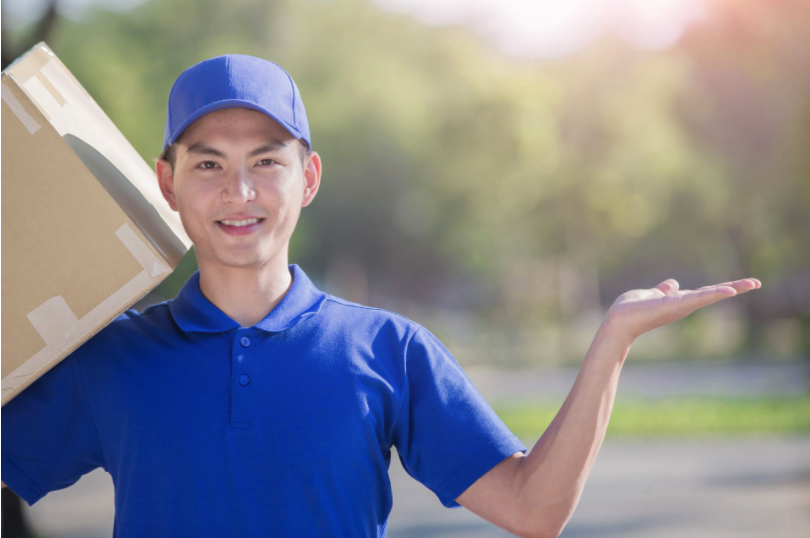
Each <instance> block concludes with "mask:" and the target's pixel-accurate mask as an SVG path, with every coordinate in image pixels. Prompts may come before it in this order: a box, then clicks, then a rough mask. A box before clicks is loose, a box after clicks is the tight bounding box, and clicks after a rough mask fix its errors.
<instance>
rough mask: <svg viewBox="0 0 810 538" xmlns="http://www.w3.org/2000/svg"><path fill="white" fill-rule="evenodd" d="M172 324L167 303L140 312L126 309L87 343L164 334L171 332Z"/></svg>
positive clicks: (157, 304) (110, 341)
mask: <svg viewBox="0 0 810 538" xmlns="http://www.w3.org/2000/svg"><path fill="white" fill-rule="evenodd" d="M173 323H174V321H173V318H172V316H171V313H170V312H169V305H168V302H167V301H163V302H161V303H156V304H152V305H149V306H147V307H146V308H144V309H143V311H141V312H139V311H138V310H136V309H135V308H128V309H127V310H125V311H123V312H121V313H120V314H119V315H118V316H116V317H115V318H114V319H113V320H112V321H110V322H109V323H108V324H107V325H105V326H104V327H103V328H101V329H100V330H99V331H98V332H97V333H96V334H94V335H93V336H92V337H91V338H90V339H89V340H88V343H89V342H91V341H94V342H96V343H99V344H100V343H101V342H104V343H113V342H119V343H120V342H121V341H122V340H126V339H128V338H133V337H135V338H141V337H144V336H151V335H155V334H157V333H165V332H167V331H170V330H172V328H173Z"/></svg>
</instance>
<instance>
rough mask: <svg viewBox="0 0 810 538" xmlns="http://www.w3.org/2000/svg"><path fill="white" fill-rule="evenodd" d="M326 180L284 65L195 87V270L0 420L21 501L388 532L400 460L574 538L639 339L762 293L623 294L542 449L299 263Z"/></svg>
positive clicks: (178, 139)
mask: <svg viewBox="0 0 810 538" xmlns="http://www.w3.org/2000/svg"><path fill="white" fill-rule="evenodd" d="M346 127H347V136H350V135H351V134H350V129H351V128H352V126H346ZM321 170H322V169H321V157H320V156H319V155H318V153H317V152H315V151H313V150H312V141H311V138H310V132H309V125H308V122H307V115H306V111H305V109H304V103H303V101H302V100H301V95H300V93H299V90H298V87H297V86H296V84H295V82H293V79H292V78H291V77H290V75H289V74H288V73H287V72H286V71H285V70H284V69H282V68H281V67H280V66H278V65H277V64H275V63H273V62H270V61H267V60H264V59H260V58H256V57H253V56H247V55H240V54H229V55H225V56H218V57H216V58H210V59H208V60H205V61H202V62H200V63H198V64H196V65H193V66H191V67H190V68H188V69H187V70H185V71H184V72H183V73H182V74H181V75H180V76H179V77H178V78H177V80H176V81H175V83H174V85H173V87H172V89H171V93H170V94H169V100H168V108H167V120H166V129H165V133H164V153H163V155H162V156H161V157H160V158H159V159H157V161H156V172H157V178H158V181H159V182H160V188H161V190H162V192H163V196H164V197H165V199H166V202H167V203H168V204H169V206H170V207H171V208H172V209H173V210H175V211H177V212H179V214H180V218H181V220H182V222H183V226H184V227H185V230H186V232H187V233H188V236H189V237H190V238H191V240H192V242H193V244H194V247H195V253H196V256H197V261H198V263H199V270H198V271H196V272H195V273H194V274H193V275H192V276H191V277H190V278H189V279H188V281H187V282H186V283H185V284H184V286H183V288H182V290H181V291H180V292H179V294H178V295H177V297H175V298H174V299H171V300H168V301H164V302H162V303H159V304H155V305H152V306H150V307H148V308H146V309H145V310H144V311H143V313H138V312H137V311H136V310H134V309H130V310H127V311H126V312H124V313H123V314H121V315H120V316H119V317H118V318H117V319H115V320H114V321H113V322H111V323H110V324H109V325H107V326H106V327H105V328H104V329H103V330H101V331H100V332H98V333H97V334H96V335H94V336H93V337H92V338H91V339H89V340H88V341H87V342H86V343H85V344H84V345H82V346H81V347H80V348H78V349H77V350H76V351H74V352H73V353H72V354H70V355H69V356H68V357H66V358H65V359H64V360H62V361H61V362H59V363H58V364H57V365H56V366H54V367H53V368H52V369H51V370H49V371H48V372H47V373H46V374H44V375H43V376H41V377H40V378H39V379H37V380H36V381H35V382H34V383H33V384H31V386H29V387H28V388H27V389H26V390H25V391H23V392H22V393H21V394H20V395H18V396H17V397H16V398H15V399H13V400H12V401H10V402H9V403H8V404H7V405H6V406H4V407H3V408H2V424H3V434H4V435H3V436H2V480H3V485H5V484H6V483H7V484H8V485H9V487H11V489H12V490H13V491H14V492H15V493H17V494H18V495H19V496H20V497H21V498H23V499H24V500H25V501H26V502H27V503H28V504H29V505H33V504H34V503H36V502H37V501H38V500H39V499H41V498H42V497H43V496H45V495H46V494H47V493H48V492H50V491H54V490H58V489H62V488H66V487H68V486H70V485H71V484H73V483H75V482H76V481H77V480H79V478H80V477H81V476H82V475H84V474H85V473H88V472H90V471H92V470H93V469H96V468H98V467H101V468H103V469H104V470H106V471H107V472H108V473H110V475H111V476H112V479H113V484H114V486H115V527H114V536H116V537H118V538H125V537H143V536H150V537H152V536H154V537H158V536H195V537H205V536H212V537H223V536H239V537H250V536H302V537H316V536H318V537H321V536H347V537H359V536H365V537H381V536H384V535H385V533H386V524H387V522H388V515H389V513H390V511H391V507H392V502H393V499H392V495H391V484H390V482H389V478H388V467H389V464H390V460H391V448H392V447H396V449H397V453H398V455H399V458H400V460H401V462H402V465H403V466H404V468H405V470H406V471H407V472H408V473H409V474H410V475H411V476H412V477H414V478H415V479H416V480H418V481H419V482H421V483H422V484H424V485H425V486H426V487H428V488H429V489H430V490H432V491H433V492H434V493H435V494H436V496H437V497H438V499H439V501H440V502H441V503H442V504H443V505H444V506H446V507H448V508H456V507H459V506H464V507H466V508H467V509H469V510H471V511H472V512H474V513H476V514H478V515H479V516H480V517H482V518H484V519H486V520H487V521H490V522H492V523H493V524H495V525H497V526H499V527H501V528H503V529H506V530H507V531H509V532H512V533H514V534H516V535H518V536H527V537H543V538H545V537H552V536H557V535H558V534H559V533H560V532H561V531H562V529H563V527H564V526H565V524H566V522H567V521H568V520H569V518H570V517H571V515H572V513H573V511H574V508H575V507H576V505H577V502H578V500H579V497H580V494H581V493H582V490H583V487H584V484H585V480H586V478H587V476H588V474H589V472H590V470H591V467H592V466H593V464H594V460H595V459H596V455H597V453H598V451H599V448H600V446H601V444H602V440H603V438H604V435H605V430H606V428H607V425H608V419H609V417H610V412H611V409H612V405H613V400H614V397H615V394H616V388H617V383H618V379H619V373H620V370H621V367H622V365H623V363H624V360H625V357H626V355H627V353H628V350H629V348H630V345H631V343H632V342H633V340H634V339H635V338H636V337H637V336H639V335H640V334H642V333H644V332H646V331H649V330H651V329H653V328H655V327H659V326H661V325H664V324H667V323H669V322H672V321H674V320H677V319H679V318H682V317H684V316H686V315H688V314H689V313H691V312H693V311H694V310H696V309H698V308H701V307H703V306H706V305H709V304H711V303H714V302H716V301H719V300H721V299H724V298H727V297H731V296H733V295H736V294H740V293H744V292H746V291H749V290H751V289H754V288H758V287H759V286H760V282H759V281H758V280H756V279H743V280H738V281H735V282H726V283H723V284H718V285H714V286H707V287H705V288H701V289H699V290H695V291H691V290H679V289H678V283H677V282H676V281H675V280H672V279H669V280H666V281H664V282H662V283H661V284H659V285H658V286H656V287H655V288H652V289H640V290H632V291H629V292H627V293H625V294H623V295H622V296H620V297H619V298H618V299H617V300H616V302H615V303H614V304H613V305H612V306H611V308H610V309H609V311H608V313H607V316H606V318H605V320H604V322H603V324H602V325H601V327H600V328H599V330H598V331H597V334H596V337H595V339H594V341H593V344H592V345H591V347H590V349H589V350H588V353H587V355H586V357H585V361H584V363H583V366H582V368H581V370H580V372H579V375H578V377H577V379H576V382H575V383H574V386H573V388H572V390H571V392H570V394H569V395H568V397H567V398H566V400H565V402H564V403H563V405H562V408H561V409H560V411H559V413H558V414H557V416H556V417H555V419H554V420H553V422H552V423H551V425H550V426H549V427H548V429H547V430H546V432H545V433H544V434H543V436H542V437H541V438H540V439H539V441H538V442H537V444H536V445H535V447H534V448H533V450H532V451H531V452H528V451H527V448H526V446H524V445H523V444H522V443H521V441H520V440H518V438H517V437H516V436H515V435H514V434H513V433H512V432H511V431H510V430H509V429H508V428H507V427H506V426H505V425H504V423H503V422H502V421H501V420H500V419H499V418H498V416H497V415H496V414H495V412H494V411H493V410H492V408H491V407H490V406H489V405H488V403H487V402H486V401H485V400H484V399H483V398H482V397H481V395H480V393H479V392H478V391H477V390H476V388H475V387H474V386H473V384H472V383H471V382H470V380H469V379H468V377H467V376H466V375H465V373H464V371H463V370H462V369H461V367H460V366H459V364H458V362H456V360H455V359H454V358H453V356H452V355H451V353H450V352H449V351H448V350H447V348H445V346H444V345H442V343H441V342H440V341H439V340H438V339H437V338H436V337H435V336H434V335H433V334H432V333H431V332H430V331H429V330H428V329H427V328H426V327H423V326H421V325H419V324H418V323H415V322H414V321H411V320H409V319H407V318H405V317H403V316H400V315H398V314H395V313H393V312H389V311H386V310H382V309H379V308H372V307H369V306H364V305H361V304H357V303H353V302H350V301H346V300H344V299H341V298H339V297H335V296H334V295H330V294H328V293H324V292H323V291H321V290H319V289H318V288H317V287H316V286H315V285H313V283H312V281H311V280H310V279H309V278H308V276H307V274H306V273H305V272H304V270H303V269H302V268H301V267H300V266H298V265H297V264H289V261H288V247H289V242H290V237H291V235H292V233H293V230H294V229H295V225H296V223H297V222H298V217H299V215H300V211H301V208H303V207H306V206H308V205H309V204H310V203H311V202H312V200H313V199H314V198H315V195H316V193H317V192H318V187H319V185H320V180H321ZM527 452H528V453H527Z"/></svg>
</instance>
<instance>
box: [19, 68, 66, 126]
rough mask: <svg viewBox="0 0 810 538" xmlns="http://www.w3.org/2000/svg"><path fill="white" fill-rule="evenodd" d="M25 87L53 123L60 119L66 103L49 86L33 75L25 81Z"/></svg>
mask: <svg viewBox="0 0 810 538" xmlns="http://www.w3.org/2000/svg"><path fill="white" fill-rule="evenodd" d="M23 88H25V91H26V92H28V95H30V96H31V97H32V98H33V101H34V102H35V103H37V105H39V109H40V110H41V111H42V113H43V114H45V117H46V118H48V120H50V122H51V123H54V122H55V121H58V120H59V118H61V116H62V114H63V113H64V105H62V104H61V103H59V101H57V100H56V98H55V97H54V96H53V93H51V91H50V90H48V88H46V87H45V85H44V84H43V83H42V81H41V80H39V78H37V77H31V78H29V79H28V80H26V81H25V82H23Z"/></svg>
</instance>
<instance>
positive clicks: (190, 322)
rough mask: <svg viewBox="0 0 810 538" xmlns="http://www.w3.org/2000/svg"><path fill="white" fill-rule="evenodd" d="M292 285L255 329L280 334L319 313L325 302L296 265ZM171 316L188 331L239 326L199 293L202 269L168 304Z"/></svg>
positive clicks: (292, 271) (292, 268) (324, 296)
mask: <svg viewBox="0 0 810 538" xmlns="http://www.w3.org/2000/svg"><path fill="white" fill-rule="evenodd" d="M288 267H289V270H290V274H291V275H292V278H293V281H292V286H290V289H289V290H288V291H287V293H286V294H285V295H284V297H282V298H281V301H279V303H278V304H277V305H276V307H275V308H274V309H273V310H272V311H271V312H270V313H269V314H267V316H266V317H265V318H264V319H263V320H261V321H260V322H258V323H257V324H256V325H254V326H253V327H254V328H257V329H261V330H263V331H267V332H280V331H285V330H287V329H289V328H291V327H293V326H294V325H295V324H296V323H298V322H299V321H301V320H304V319H306V318H309V317H312V316H314V315H315V314H317V313H318V312H319V311H320V309H321V306H323V303H324V302H325V301H326V293H324V292H322V291H320V290H319V289H318V288H316V287H315V285H314V284H313V283H312V281H311V280H310V279H309V277H307V275H306V273H304V270H303V269H301V268H300V267H299V266H298V265H297V264H294V263H293V264H290V265H289V266H288ZM169 309H170V310H171V313H172V317H174V320H175V321H176V322H177V324H178V325H179V326H180V328H181V329H183V330H184V331H186V332H189V331H202V332H220V331H227V330H230V329H236V328H238V327H240V325H239V323H238V322H236V321H234V320H232V319H231V318H230V317H229V316H228V315H227V314H226V313H225V312H223V311H222V310H220V309H219V308H218V307H217V306H216V305H215V304H214V303H212V302H211V301H209V300H208V298H207V297H206V296H205V295H203V293H202V291H201V290H200V270H199V269H197V270H196V271H195V272H194V274H193V275H191V276H190V277H189V279H188V280H187V281H186V283H185V284H183V287H182V289H181V290H180V293H178V294H177V297H175V298H174V299H172V300H170V301H169Z"/></svg>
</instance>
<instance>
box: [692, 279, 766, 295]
mask: <svg viewBox="0 0 810 538" xmlns="http://www.w3.org/2000/svg"><path fill="white" fill-rule="evenodd" d="M719 286H730V287H732V288H734V289H735V290H737V293H745V292H746V291H750V290H754V289H757V288H761V287H762V282H760V281H759V280H758V279H756V278H743V279H741V280H735V281H733V282H723V283H722V284H712V285H711V286H703V287H702V288H698V290H706V289H710V288H717V287H719Z"/></svg>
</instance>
